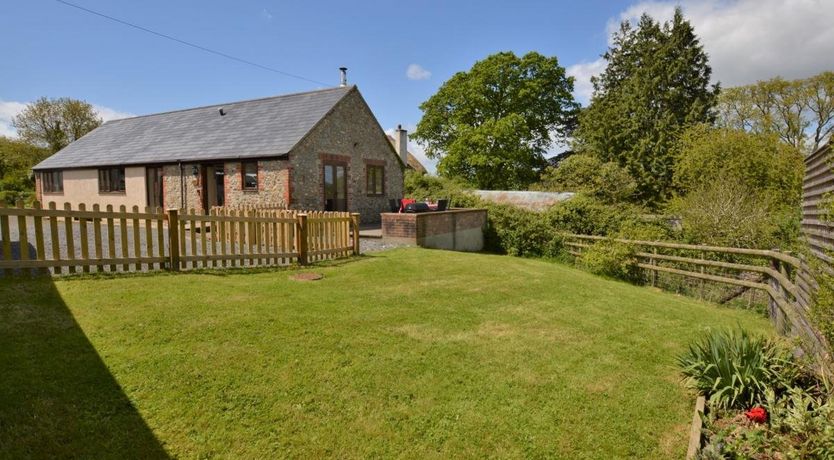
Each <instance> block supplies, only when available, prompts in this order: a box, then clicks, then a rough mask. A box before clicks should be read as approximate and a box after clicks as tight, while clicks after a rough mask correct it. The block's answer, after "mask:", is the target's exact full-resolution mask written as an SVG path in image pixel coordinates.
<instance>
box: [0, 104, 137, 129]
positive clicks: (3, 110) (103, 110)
mask: <svg viewBox="0 0 834 460" xmlns="http://www.w3.org/2000/svg"><path fill="white" fill-rule="evenodd" d="M26 104H27V103H26V102H17V101H3V100H0V136H6V137H15V136H16V135H17V132H16V130H15V129H14V126H12V119H13V118H14V117H15V116H16V115H17V114H19V113H20V112H21V111H23V109H25V108H26ZM93 109H94V110H95V111H96V113H98V116H99V117H101V119H102V120H104V121H110V120H118V119H120V118H129V117H133V116H135V115H133V114H132V113H128V112H121V111H118V110H116V109H111V108H110V107H104V106H101V105H96V104H93Z"/></svg>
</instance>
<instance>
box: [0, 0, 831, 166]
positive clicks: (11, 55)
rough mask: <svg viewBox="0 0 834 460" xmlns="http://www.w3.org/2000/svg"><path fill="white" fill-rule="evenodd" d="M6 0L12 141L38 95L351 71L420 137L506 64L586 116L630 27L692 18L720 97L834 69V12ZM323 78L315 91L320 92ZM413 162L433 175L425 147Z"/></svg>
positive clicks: (156, 98)
mask: <svg viewBox="0 0 834 460" xmlns="http://www.w3.org/2000/svg"><path fill="white" fill-rule="evenodd" d="M66 1H69V2H71V3H74V4H76V5H79V6H81V7H84V8H87V9H91V10H95V11H97V12H99V13H102V14H105V15H109V16H112V17H114V18H118V19H120V20H123V21H126V22H130V23H133V24H136V25H139V26H142V27H145V28H147V29H152V30H154V31H157V32H159V33H163V34H167V35H170V36H173V37H175V38H177V39H180V40H184V41H187V42H190V43H193V44H196V45H199V46H202V47H205V48H209V49H211V50H214V51H217V52H220V53H225V54H227V55H230V56H234V57H236V58H238V59H242V60H246V61H250V62H253V63H256V64H259V65H261V66H265V67H269V68H271V69H275V70H279V71H281V72H284V73H289V74H292V75H295V76H300V77H303V78H304V79H299V78H293V77H290V76H287V75H285V74H284V73H276V72H272V71H267V70H264V69H262V68H260V67H257V66H253V65H248V64H244V63H241V62H238V61H233V60H229V59H226V58H223V57H221V56H218V55H215V54H211V53H208V52H205V51H202V50H198V49H195V48H192V47H189V46H185V45H183V44H180V43H177V42H173V41H170V40H167V39H164V38H161V37H158V36H155V35H152V34H149V33H147V32H143V31H139V30H136V29H134V28H131V27H128V26H125V25H123V24H119V23H116V22H113V21H110V20H107V19H104V18H102V17H99V16H96V15H93V14H90V13H87V12H84V11H81V10H79V9H77V8H74V7H71V6H68V5H66V4H64V3H61V2H59V1H56V0H25V1H20V0H16V1H15V0H0V12H1V13H0V43H2V49H3V54H4V56H3V59H0V135H6V136H13V135H14V134H15V133H14V128H13V127H12V126H11V119H12V117H13V116H14V115H15V114H17V113H18V112H19V111H20V110H22V109H23V107H24V106H25V104H26V103H27V102H31V101H33V100H35V99H37V98H39V97H41V96H48V97H72V98H76V99H83V100H86V101H87V102H90V103H91V104H93V105H94V106H95V107H96V109H97V110H98V111H99V114H100V116H101V117H102V118H103V119H105V120H109V119H115V118H124V117H127V116H132V115H142V114H148V113H155V112H162V111H167V110H175V109H181V108H188V107H196V106H202V105H212V104H221V103H225V102H231V101H236V100H243V99H252V98H259V97H266V96H272V95H278V94H284V93H291V92H299V91H309V90H314V89H319V88H324V87H328V86H336V85H338V83H339V71H338V68H339V67H340V66H346V67H348V81H349V83H351V84H356V85H357V86H358V87H359V89H360V91H361V92H362V94H363V96H364V97H365V99H366V100H367V101H368V104H369V105H370V107H371V109H372V110H373V112H374V113H375V115H376V117H377V119H378V120H379V122H380V124H381V126H382V127H383V129H386V130H388V131H393V129H394V128H395V127H396V126H397V125H398V124H402V125H403V127H405V128H406V129H408V130H410V131H411V130H413V129H414V127H415V126H416V125H417V123H418V122H419V121H420V117H421V111H420V109H419V105H420V103H421V102H423V101H425V100H426V99H428V98H429V97H431V95H432V94H434V93H435V92H436V91H437V89H438V88H439V87H440V86H441V85H442V84H443V82H444V81H446V80H447V79H448V78H450V77H451V76H452V75H454V74H455V73H456V72H460V71H465V70H468V69H469V68H471V67H472V65H473V64H474V63H475V62H476V61H478V60H480V59H483V58H485V57H486V56H488V55H490V54H492V53H495V52H498V51H507V50H509V51H513V52H515V53H517V54H523V53H526V52H528V51H537V52H539V53H542V54H544V55H547V56H556V57H557V58H558V60H559V62H560V64H561V65H562V66H564V67H565V68H566V69H567V71H568V73H569V74H570V75H572V76H574V77H575V79H576V83H575V92H574V94H575V96H576V98H577V100H579V101H580V102H581V103H582V104H583V105H584V104H587V103H588V100H589V98H590V95H591V91H592V88H591V85H590V77H591V76H592V75H594V74H597V73H599V72H601V71H602V70H603V69H604V68H605V62H604V60H602V59H601V57H600V56H601V54H602V53H604V52H605V50H606V48H607V47H608V45H609V39H610V36H611V32H612V31H613V30H614V29H615V28H616V27H617V25H618V24H619V22H620V21H624V20H627V21H634V20H636V19H637V18H639V16H640V15H641V14H642V13H644V12H647V13H649V14H650V15H652V16H654V17H655V18H656V19H660V20H665V19H668V18H670V17H671V15H672V11H673V10H674V7H675V5H680V6H681V7H682V8H683V10H684V14H685V16H686V17H687V18H688V19H689V20H690V21H691V22H692V24H693V26H694V27H695V31H696V33H697V34H698V35H699V36H700V38H701V41H702V43H703V45H704V48H705V50H706V52H707V53H708V55H709V56H710V63H711V65H712V67H713V76H714V79H715V80H716V82H720V83H721V85H722V86H724V87H727V86H735V85H741V84H747V83H752V82H755V81H757V80H762V79H769V78H772V77H775V76H782V77H784V78H801V77H807V76H811V75H814V74H816V73H819V72H821V71H825V70H834V0H782V1H780V0H735V1H731V0H701V1H695V0H688V1H682V2H668V1H642V2H641V1H638V2H635V1H595V0H585V1H512V2H510V1H505V2H498V1H449V0H447V1H421V0H412V1H410V2H401V3H397V2H377V1H354V2H348V1H344V0H342V1H339V2H324V1H316V2H314V1H306V2H301V1H296V2H284V1H264V0H236V1H223V2H221V1H208V0H201V1H196V0H175V1H173V0H168V1H162V0H144V1H141V2H137V1H127V0H66ZM310 80H312V81H310ZM410 150H412V152H414V153H415V154H417V155H418V157H419V158H420V159H421V160H422V161H423V163H424V164H425V165H426V166H427V167H429V169H430V170H434V163H435V162H434V161H431V160H429V159H427V158H425V155H424V153H423V150H422V148H421V147H420V146H419V145H416V144H413V143H412V144H411V145H410Z"/></svg>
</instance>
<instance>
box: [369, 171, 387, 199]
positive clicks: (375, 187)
mask: <svg viewBox="0 0 834 460" xmlns="http://www.w3.org/2000/svg"><path fill="white" fill-rule="evenodd" d="M383 184H385V168H384V167H383V166H379V165H368V177H367V181H366V187H367V189H368V195H382V194H384V193H385V187H384V185H383Z"/></svg>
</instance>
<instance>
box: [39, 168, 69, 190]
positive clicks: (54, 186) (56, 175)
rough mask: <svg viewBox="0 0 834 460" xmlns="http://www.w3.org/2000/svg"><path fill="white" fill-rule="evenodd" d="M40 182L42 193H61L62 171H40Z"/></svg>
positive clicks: (62, 184)
mask: <svg viewBox="0 0 834 460" xmlns="http://www.w3.org/2000/svg"><path fill="white" fill-rule="evenodd" d="M41 184H42V187H43V193H63V192H64V173H62V172H61V171H49V172H45V173H41Z"/></svg>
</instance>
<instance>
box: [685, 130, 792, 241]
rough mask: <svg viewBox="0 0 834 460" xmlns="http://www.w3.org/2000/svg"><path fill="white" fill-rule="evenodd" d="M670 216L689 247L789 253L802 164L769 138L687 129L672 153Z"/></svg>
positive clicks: (750, 134) (775, 138) (758, 135)
mask: <svg viewBox="0 0 834 460" xmlns="http://www.w3.org/2000/svg"><path fill="white" fill-rule="evenodd" d="M675 155H676V157H677V169H676V171H675V175H674V183H675V188H676V190H677V191H678V193H680V195H681V197H679V198H677V199H675V200H673V201H672V203H671V204H670V211H671V212H673V213H675V214H677V215H679V216H681V218H682V224H683V229H684V234H685V236H686V237H687V239H689V240H690V241H692V242H697V243H708V244H716V245H723V246H736V247H758V248H770V247H773V246H782V247H788V246H790V245H791V244H792V243H793V242H794V241H796V239H797V237H798V235H799V220H800V216H799V209H800V199H801V194H802V177H803V162H802V155H801V154H800V152H799V151H798V150H797V149H796V148H794V147H791V146H789V145H787V144H785V143H783V142H780V140H779V138H778V137H776V136H775V135H772V134H752V133H748V132H745V131H739V130H732V129H726V128H712V127H709V126H704V125H701V126H695V127H692V128H690V129H689V130H687V131H686V132H685V133H684V134H683V135H682V136H681V138H680V141H679V142H678V143H677V145H676V146H675Z"/></svg>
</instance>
